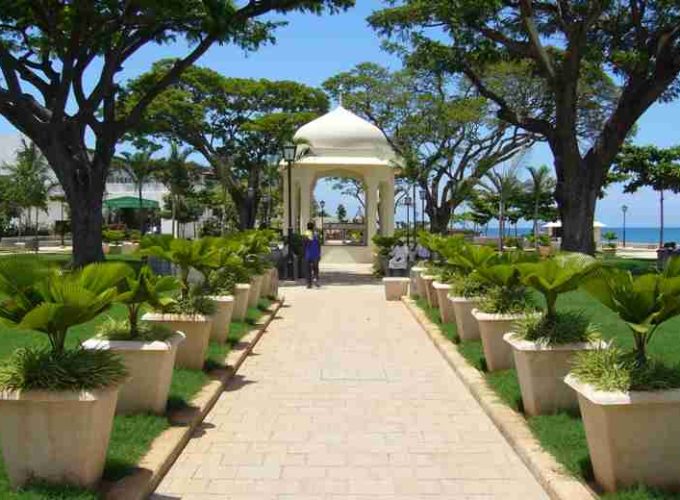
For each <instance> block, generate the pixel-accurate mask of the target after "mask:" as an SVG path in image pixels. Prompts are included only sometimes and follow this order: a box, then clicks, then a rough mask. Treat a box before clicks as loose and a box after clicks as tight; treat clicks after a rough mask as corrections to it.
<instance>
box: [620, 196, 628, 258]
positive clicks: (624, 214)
mask: <svg viewBox="0 0 680 500" xmlns="http://www.w3.org/2000/svg"><path fill="white" fill-rule="evenodd" d="M621 212H623V248H626V212H628V205H621Z"/></svg>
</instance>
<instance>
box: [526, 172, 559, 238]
mask: <svg viewBox="0 0 680 500" xmlns="http://www.w3.org/2000/svg"><path fill="white" fill-rule="evenodd" d="M527 170H528V171H529V179H528V180H527V181H526V182H525V183H524V189H525V194H526V196H527V198H528V199H529V201H530V202H531V206H532V209H533V221H534V228H533V233H534V244H535V245H538V221H539V217H540V209H541V204H543V203H544V202H545V200H546V199H550V198H551V197H552V195H553V192H554V191H555V179H554V177H553V176H552V175H551V173H550V169H549V168H548V167H547V166H545V165H541V166H540V167H538V168H536V167H529V168H528V169H527Z"/></svg>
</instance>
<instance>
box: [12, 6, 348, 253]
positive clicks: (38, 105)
mask: <svg viewBox="0 0 680 500" xmlns="http://www.w3.org/2000/svg"><path fill="white" fill-rule="evenodd" d="M353 4H354V0H250V1H243V2H238V3H237V2H234V1H232V0H184V1H177V0H62V1H43V0H0V73H1V74H2V78H1V79H0V114H2V115H3V116H4V117H5V118H6V119H7V120H9V121H10V122H11V123H12V124H13V125H14V126H15V127H16V128H18V129H19V130H20V131H21V132H22V133H24V134H25V135H26V136H28V137H29V138H30V139H31V140H32V141H34V142H35V143H36V144H37V145H38V147H39V148H40V149H41V150H42V152H43V153H44V154H45V156H46V157H47V160H48V161H49V163H50V166H51V167H52V169H53V170H54V172H55V173H56V176H57V178H58V179H59V182H60V183H61V185H62V187H63V189H64V193H65V195H66V199H67V200H68V203H69V206H70V208H71V217H72V225H73V245H74V260H75V263H76V264H78V265H82V264H85V263H87V262H91V261H96V260H101V259H102V258H103V254H102V248H101V229H102V227H101V226H102V214H101V208H102V199H103V193H104V187H105V183H106V178H107V175H108V171H109V168H110V165H111V160H112V158H113V155H114V152H115V147H116V143H117V142H118V141H119V140H120V139H121V137H122V136H123V135H124V134H125V133H126V131H127V130H129V129H130V128H131V127H132V126H133V125H135V124H136V123H137V122H138V121H139V119H140V118H141V116H142V114H143V113H144V111H145V109H146V107H147V106H148V105H149V103H150V102H152V101H153V99H154V98H155V97H156V96H157V95H158V94H159V93H161V92H162V91H163V90H164V89H165V88H166V87H167V86H168V85H170V84H172V83H173V82H174V81H176V80H177V78H178V77H179V76H180V75H181V73H182V72H183V71H184V70H185V69H186V68H187V67H189V66H190V65H192V64H193V63H194V62H196V61H197V60H198V59H199V58H200V57H201V56H202V55H203V54H204V53H205V52H206V51H207V50H208V49H209V48H210V47H211V46H212V45H213V44H216V43H220V44H222V43H225V44H226V43H231V44H236V45H238V46H240V47H243V48H245V49H254V48H257V46H259V45H260V44H261V43H263V42H268V41H271V40H272V36H273V35H272V34H273V30H274V28H275V27H276V26H278V25H279V23H278V22H277V20H276V19H275V18H274V17H273V16H271V14H272V13H280V14H285V13H288V12H291V11H311V12H315V13H321V12H322V11H323V10H324V8H326V7H328V8H330V9H331V10H337V9H340V8H347V7H349V6H351V5H353ZM265 14H269V16H268V17H267V20H258V19H261V16H263V15H265ZM174 41H182V42H183V43H185V45H186V46H187V47H188V48H187V49H186V55H185V56H184V57H183V58H181V59H177V60H176V61H175V62H174V64H172V65H170V66H169V67H168V68H167V72H166V73H165V74H163V75H161V76H160V78H158V80H157V81H156V82H155V84H154V85H153V86H151V87H150V88H149V89H148V90H147V92H145V93H144V95H143V96H140V99H139V100H138V101H137V103H136V105H135V106H134V107H132V108H130V109H128V110H126V112H125V113H122V112H121V110H120V109H118V107H117V105H116V100H117V96H118V93H119V88H120V85H121V81H120V80H121V79H120V72H121V71H122V69H123V68H124V66H125V64H126V62H127V61H128V60H129V59H130V58H131V57H133V56H135V55H136V54H137V53H138V51H139V50H140V49H142V48H143V47H145V46H148V45H152V44H163V43H169V42H174Z"/></svg>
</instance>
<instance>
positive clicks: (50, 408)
mask: <svg viewBox="0 0 680 500" xmlns="http://www.w3.org/2000/svg"><path fill="white" fill-rule="evenodd" d="M117 399H118V387H117V386H116V387H110V388H106V389H100V390H92V391H81V392H75V391H59V392H51V391H5V392H2V393H0V444H1V446H2V455H3V458H4V461H5V468H6V469H7V476H8V477H9V482H10V485H11V487H12V488H19V487H21V486H23V485H25V484H26V483H27V482H29V481H35V480H38V481H44V482H48V483H57V484H70V485H74V486H78V487H81V488H89V489H94V488H95V487H96V486H97V484H98V483H99V481H100V479H101V476H102V472H103V470H104V462H105V460H106V450H107V448H108V446H109V437H110V436H111V426H112V424H113V415H114V412H115V410H116V400H117Z"/></svg>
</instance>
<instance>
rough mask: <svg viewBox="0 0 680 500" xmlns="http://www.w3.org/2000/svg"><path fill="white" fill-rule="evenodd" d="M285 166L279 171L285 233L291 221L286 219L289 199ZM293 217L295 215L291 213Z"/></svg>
mask: <svg viewBox="0 0 680 500" xmlns="http://www.w3.org/2000/svg"><path fill="white" fill-rule="evenodd" d="M287 168H288V167H285V168H283V169H282V171H281V176H282V178H283V230H284V233H285V234H288V233H287V231H288V228H289V227H290V226H291V221H289V220H288V206H289V205H290V202H291V200H289V199H288V172H287ZM293 217H295V215H294V214H293Z"/></svg>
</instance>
